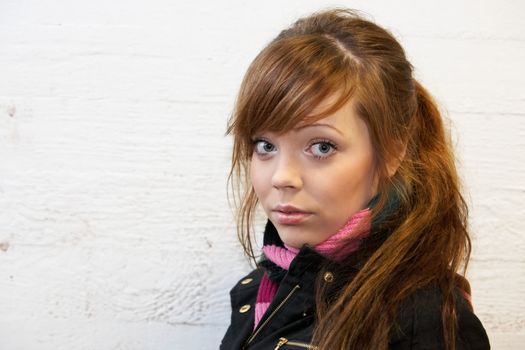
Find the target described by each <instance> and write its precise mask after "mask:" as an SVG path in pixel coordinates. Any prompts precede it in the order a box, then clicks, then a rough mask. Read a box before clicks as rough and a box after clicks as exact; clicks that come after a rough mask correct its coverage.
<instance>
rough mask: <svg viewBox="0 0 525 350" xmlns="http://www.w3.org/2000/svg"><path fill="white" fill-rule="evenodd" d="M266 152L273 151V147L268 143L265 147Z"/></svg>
mask: <svg viewBox="0 0 525 350" xmlns="http://www.w3.org/2000/svg"><path fill="white" fill-rule="evenodd" d="M263 148H264V150H265V151H266V152H271V150H272V145H270V144H268V143H265V144H264V146H263Z"/></svg>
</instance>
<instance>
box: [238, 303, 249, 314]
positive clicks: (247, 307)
mask: <svg viewBox="0 0 525 350" xmlns="http://www.w3.org/2000/svg"><path fill="white" fill-rule="evenodd" d="M250 308H251V306H250V305H249V304H246V305H243V306H241V308H240V309H239V312H240V313H241V314H243V313H245V312H247V311H248V310H250Z"/></svg>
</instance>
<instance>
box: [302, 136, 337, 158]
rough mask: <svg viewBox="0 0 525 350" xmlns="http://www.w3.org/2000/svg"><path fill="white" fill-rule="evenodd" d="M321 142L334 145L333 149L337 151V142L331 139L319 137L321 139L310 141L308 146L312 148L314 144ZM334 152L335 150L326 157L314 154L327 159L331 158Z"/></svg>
mask: <svg viewBox="0 0 525 350" xmlns="http://www.w3.org/2000/svg"><path fill="white" fill-rule="evenodd" d="M319 143H325V144H327V145H329V146H330V147H332V149H333V151H337V145H336V144H335V143H333V142H332V141H330V140H326V139H319V140H314V141H312V142H311V143H310V145H309V146H308V149H310V148H311V147H312V146H313V145H317V144H319ZM333 154H334V152H332V153H330V154H329V155H328V156H326V157H321V156H317V155H315V154H313V156H314V157H315V158H317V159H321V160H323V159H327V158H330V157H331V156H332V155H333Z"/></svg>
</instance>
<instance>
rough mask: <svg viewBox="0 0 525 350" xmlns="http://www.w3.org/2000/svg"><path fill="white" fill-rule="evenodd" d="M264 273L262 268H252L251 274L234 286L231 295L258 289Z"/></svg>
mask: <svg viewBox="0 0 525 350" xmlns="http://www.w3.org/2000/svg"><path fill="white" fill-rule="evenodd" d="M263 274H264V271H263V270H262V269H261V268H256V269H254V270H252V271H251V272H250V273H249V274H247V275H246V276H244V277H242V278H241V279H240V280H238V281H237V283H235V285H234V286H233V288H232V289H231V290H230V295H235V294H238V293H246V292H249V291H250V290H257V289H258V287H259V284H260V283H261V278H262V276H263Z"/></svg>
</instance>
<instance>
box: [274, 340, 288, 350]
mask: <svg viewBox="0 0 525 350" xmlns="http://www.w3.org/2000/svg"><path fill="white" fill-rule="evenodd" d="M286 343H288V339H286V338H279V342H278V343H277V346H275V349H273V350H279V349H280V348H281V346H283V345H284V344H286Z"/></svg>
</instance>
